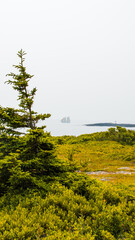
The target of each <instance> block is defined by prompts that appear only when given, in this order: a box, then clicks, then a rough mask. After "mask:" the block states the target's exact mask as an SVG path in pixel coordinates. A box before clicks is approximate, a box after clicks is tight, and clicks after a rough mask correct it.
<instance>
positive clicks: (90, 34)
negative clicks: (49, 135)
mask: <svg viewBox="0 0 135 240" xmlns="http://www.w3.org/2000/svg"><path fill="white" fill-rule="evenodd" d="M0 43H1V44H0V63H1V64H0V66H1V68H0V105H2V106H5V107H6V106H12V107H17V101H16V97H17V95H16V92H15V91H14V90H12V87H11V86H9V85H5V84H4V81H5V80H7V79H6V77H5V75H6V74H7V73H9V72H11V71H12V72H13V71H14V68H13V67H12V65H13V64H17V63H18V60H19V59H18V57H17V55H16V54H17V52H18V51H19V50H20V49H21V48H22V49H23V50H24V51H26V52H27V55H26V61H25V65H26V70H27V72H28V73H30V74H34V78H33V79H32V80H31V81H32V83H31V87H33V86H36V87H37V89H38V91H37V94H36V98H35V106H34V107H35V110H37V111H38V112H40V113H51V114H52V118H56V119H61V118H62V117H63V116H70V117H71V120H76V119H79V120H83V121H84V122H85V121H87V122H94V121H96V122H98V121H107V122H109V121H112V122H114V121H117V122H131V123H135V1H134V0H12V1H11V0H4V1H1V5H0Z"/></svg>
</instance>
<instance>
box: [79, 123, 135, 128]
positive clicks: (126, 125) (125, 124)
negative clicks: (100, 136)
mask: <svg viewBox="0 0 135 240" xmlns="http://www.w3.org/2000/svg"><path fill="white" fill-rule="evenodd" d="M84 125H85V126H88V127H96V126H97V127H117V126H119V127H135V124H130V123H93V124H84Z"/></svg>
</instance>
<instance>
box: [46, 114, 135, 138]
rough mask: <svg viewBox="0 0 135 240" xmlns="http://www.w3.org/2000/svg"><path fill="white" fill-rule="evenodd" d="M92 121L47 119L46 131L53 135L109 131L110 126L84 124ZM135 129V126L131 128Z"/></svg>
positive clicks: (75, 134) (76, 134)
mask: <svg viewBox="0 0 135 240" xmlns="http://www.w3.org/2000/svg"><path fill="white" fill-rule="evenodd" d="M86 123H90V122H83V121H80V122H79V121H74V122H71V123H61V122H60V120H54V119H51V118H50V119H47V120H46V126H47V127H46V129H45V130H46V131H47V132H50V133H51V135H52V136H64V135H72V136H79V135H81V134H90V133H95V132H103V131H107V130H108V129H109V128H110V127H91V126H90V127H88V126H85V125H84V124H86ZM129 129H131V130H135V128H129Z"/></svg>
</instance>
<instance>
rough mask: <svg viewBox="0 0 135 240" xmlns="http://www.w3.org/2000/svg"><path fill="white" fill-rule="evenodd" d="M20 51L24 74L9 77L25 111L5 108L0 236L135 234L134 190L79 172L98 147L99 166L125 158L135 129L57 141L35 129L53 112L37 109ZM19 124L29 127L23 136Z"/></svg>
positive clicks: (100, 239) (49, 239)
mask: <svg viewBox="0 0 135 240" xmlns="http://www.w3.org/2000/svg"><path fill="white" fill-rule="evenodd" d="M23 55H25V53H24V52H23V51H22V50H21V51H20V52H18V56H19V57H20V59H21V62H20V64H19V65H17V66H15V67H16V68H17V69H18V70H19V74H18V75H17V74H13V73H11V74H9V76H11V77H13V81H11V80H9V81H8V83H10V84H12V85H13V88H14V89H15V90H17V91H18V93H19V100H20V104H19V107H20V109H19V110H18V109H14V108H2V107H0V125H1V135H0V239H2V240H15V239H18V240H24V239H29V240H30V239H46V240H54V239H56V240H57V239H59V240H60V239H61V240H63V239H68V240H75V239H76V240H89V239H91V240H110V239H112V240H115V239H129V240H133V239H135V238H134V236H135V202H134V198H135V194H134V192H132V191H131V189H130V188H129V189H128V188H127V187H126V186H125V185H118V186H115V185H114V186H113V184H111V183H102V182H101V181H99V180H96V179H94V178H91V177H89V176H87V175H86V174H85V173H77V172H76V171H75V170H76V169H79V168H86V167H88V165H87V156H88V157H89V153H90V154H91V153H92V154H93V153H94V149H95V151H96V152H97V153H96V155H94V154H93V155H91V156H93V159H94V160H93V162H91V163H92V164H93V163H94V161H95V165H96V164H97V163H98V162H99V160H100V161H101V162H102V161H104V160H105V159H106V158H107V157H110V156H112V158H111V157H110V159H111V161H112V160H113V159H114V160H115V158H116V156H117V157H121V156H124V154H123V155H121V151H123V149H124V151H125V152H126V151H128V152H130V153H131V152H132V149H131V146H127V145H125V146H123V145H121V143H124V144H125V143H126V144H131V145H133V144H134V136H135V134H134V132H133V131H132V132H131V131H127V130H125V129H122V128H117V129H110V130H109V131H108V132H106V133H96V134H92V135H82V136H79V137H77V138H76V137H71V136H65V137H57V138H56V137H52V136H50V134H49V133H47V132H45V131H44V126H43V127H42V128H38V127H37V126H36V123H37V121H38V120H39V119H41V120H43V119H45V118H46V117H48V116H49V115H46V114H45V115H44V114H43V115H42V114H37V113H36V112H34V111H33V110H32V105H33V99H34V95H35V93H36V89H35V88H34V89H33V90H32V91H30V92H29V91H28V82H29V80H30V79H31V78H32V76H31V75H29V74H26V71H25V68H24V66H23V62H24V58H23ZM22 127H26V128H29V131H28V132H27V133H26V134H24V135H21V132H20V130H18V129H20V128H22ZM128 135H131V136H132V137H131V136H130V138H129V137H128ZM127 139H130V140H127ZM101 141H102V142H101ZM117 141H119V142H120V143H119V144H118V143H117ZM108 142H109V143H108ZM101 143H103V144H101ZM109 144H110V145H109ZM110 149H113V152H111V151H110ZM127 149H128V150H127ZM103 150H104V151H103ZM108 151H110V155H109V154H108ZM114 151H115V154H114ZM77 154H78V155H77ZM78 156H79V158H78ZM95 156H96V157H95ZM85 157H86V158H85ZM78 159H80V160H78ZM132 160H133V159H132ZM121 161H124V159H123V158H122V160H121ZM92 164H91V167H92ZM111 164H112V162H111V163H110V165H111ZM93 166H94V165H93ZM100 167H101V165H100Z"/></svg>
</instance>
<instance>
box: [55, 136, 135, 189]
mask: <svg viewBox="0 0 135 240" xmlns="http://www.w3.org/2000/svg"><path fill="white" fill-rule="evenodd" d="M57 156H58V158H60V159H65V160H66V161H68V162H69V163H70V164H73V165H75V166H76V168H77V170H80V171H81V172H93V173H90V174H89V176H90V177H92V178H93V177H94V178H98V179H100V180H102V181H106V182H108V183H113V184H124V185H125V186H127V187H129V188H131V189H132V190H133V191H135V146H129V145H122V144H120V143H118V142H115V141H89V142H86V143H81V144H80V143H76V144H69V143H68V144H62V145H58V146H57ZM97 171H101V172H98V173H97ZM81 172H80V173H81ZM94 172H95V174H94Z"/></svg>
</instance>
